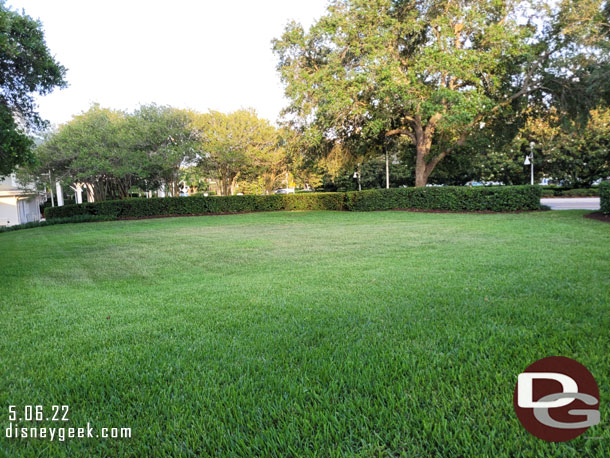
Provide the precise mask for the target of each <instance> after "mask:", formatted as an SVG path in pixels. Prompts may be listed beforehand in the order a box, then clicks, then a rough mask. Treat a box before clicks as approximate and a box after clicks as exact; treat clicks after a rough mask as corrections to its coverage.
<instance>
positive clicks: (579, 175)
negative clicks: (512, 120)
mask: <svg viewBox="0 0 610 458" xmlns="http://www.w3.org/2000/svg"><path fill="white" fill-rule="evenodd" d="M566 117H567V116H566V115H565V113H561V112H559V111H558V110H556V109H551V110H549V111H547V112H545V113H540V114H539V115H538V116H532V117H531V118H530V119H528V122H527V123H526V125H525V126H524V127H523V129H521V132H520V135H519V136H518V137H517V138H516V139H515V142H514V145H515V149H519V150H520V151H524V150H525V148H526V147H525V145H528V144H529V142H532V141H533V142H534V145H535V146H534V147H535V158H536V169H537V171H538V173H539V174H541V175H542V174H543V175H545V176H547V177H550V178H553V179H554V180H555V181H561V182H563V183H565V184H569V185H572V186H577V187H581V186H584V187H588V186H591V185H592V184H593V182H594V181H596V180H598V179H600V178H601V179H605V178H607V177H608V176H610V109H609V108H598V109H594V110H591V111H590V112H589V114H588V120H587V122H586V124H584V125H581V124H580V123H579V122H578V120H569V121H566V120H565V118H566Z"/></svg>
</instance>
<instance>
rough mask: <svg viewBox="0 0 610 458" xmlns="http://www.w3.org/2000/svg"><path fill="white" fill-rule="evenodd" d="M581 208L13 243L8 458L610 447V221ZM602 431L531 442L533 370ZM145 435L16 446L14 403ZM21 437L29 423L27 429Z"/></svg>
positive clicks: (157, 223) (293, 216) (45, 233)
mask: <svg viewBox="0 0 610 458" xmlns="http://www.w3.org/2000/svg"><path fill="white" fill-rule="evenodd" d="M582 215H583V212H540V213H523V214H501V215H473V214H424V213H409V212H374V213H347V212H346V213H334V212H303V213H299V212H293V213H289V212H283V213H261V214H248V215H234V216H206V217H192V218H172V219H154V220H141V221H122V222H105V223H91V224H80V225H65V226H63V225H62V226H52V227H45V228H39V229H31V230H23V231H17V232H12V233H6V234H0V253H1V254H2V262H1V265H0V269H1V277H0V278H1V279H2V280H1V283H0V303H1V309H0V312H1V313H0V408H1V410H0V426H1V427H2V435H1V436H0V454H2V453H4V454H6V455H10V456H102V455H104V456H119V455H120V456H196V455H200V456H206V455H214V456H295V457H296V456H299V457H300V456H409V457H413V456H490V457H491V456H494V457H495V456H583V455H590V456H608V455H610V423H609V422H610V408H609V407H608V406H609V403H610V351H609V350H610V225H608V224H605V223H602V222H598V221H593V220H588V219H585V218H583V216H582ZM550 355H563V356H567V357H570V358H574V359H576V360H578V361H580V362H581V363H582V364H584V365H585V366H587V367H588V369H589V370H590V371H591V372H592V373H593V375H594V376H595V378H596V380H597V383H598V385H599V388H600V393H601V398H602V399H601V417H602V422H601V423H600V424H599V425H597V426H595V427H593V428H591V429H589V430H588V431H587V432H586V433H585V434H584V435H583V436H581V437H580V438H578V439H576V440H573V441H571V442H567V443H561V444H551V443H546V442H543V441H541V440H539V439H536V438H535V437H533V436H531V435H530V434H529V433H528V432H526V431H525V429H524V428H523V427H522V426H521V424H520V423H519V422H518V420H517V418H516V416H515V414H514V410H513V404H512V397H513V389H514V386H515V383H516V377H517V374H518V373H519V372H521V371H522V370H523V369H525V368H526V367H527V366H528V365H530V364H531V363H533V362H534V361H536V360H537V359H539V358H542V357H545V356H550ZM55 404H62V405H69V406H70V412H69V422H67V424H65V425H58V424H57V422H55V424H53V422H50V421H43V422H41V423H40V424H39V426H68V427H69V426H73V427H80V426H85V425H86V424H87V422H90V423H91V425H92V426H93V427H94V428H96V432H97V428H101V427H131V428H132V438H131V439H95V438H94V439H78V438H75V439H67V440H66V441H65V442H57V441H54V442H50V441H49V440H44V439H7V438H5V428H6V427H7V426H8V406H9V405H16V406H18V409H23V406H25V405H44V406H45V409H47V411H48V410H49V409H50V406H51V405H55ZM22 424H23V425H27V426H31V424H28V423H25V422H22Z"/></svg>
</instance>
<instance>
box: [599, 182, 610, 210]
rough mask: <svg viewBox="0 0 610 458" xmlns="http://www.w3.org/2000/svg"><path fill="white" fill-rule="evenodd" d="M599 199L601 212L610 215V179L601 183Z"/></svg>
mask: <svg viewBox="0 0 610 458" xmlns="http://www.w3.org/2000/svg"><path fill="white" fill-rule="evenodd" d="M599 201H600V209H601V212H602V213H604V214H606V215H610V181H604V182H603V183H602V184H600V185H599Z"/></svg>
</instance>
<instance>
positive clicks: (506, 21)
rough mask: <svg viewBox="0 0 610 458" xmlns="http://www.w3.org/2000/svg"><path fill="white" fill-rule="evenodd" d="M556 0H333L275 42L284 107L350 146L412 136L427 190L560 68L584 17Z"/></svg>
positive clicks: (323, 136) (419, 181)
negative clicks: (487, 128)
mask: <svg viewBox="0 0 610 458" xmlns="http://www.w3.org/2000/svg"><path fill="white" fill-rule="evenodd" d="M592 1H593V2H594V0H592ZM554 3H555V2H550V1H549V2H544V1H532V2H526V1H510V0H498V1H484V0H477V1H452V0H443V1H438V0H372V1H371V0H333V1H331V4H330V6H329V9H328V14H327V15H326V16H324V17H322V18H321V19H320V20H319V21H318V22H317V23H316V24H314V25H313V26H312V27H311V29H310V30H309V31H308V32H307V33H306V32H305V31H304V30H303V28H302V27H301V26H300V25H298V24H296V23H292V24H290V25H289V26H288V27H287V28H286V31H285V33H284V35H283V36H282V38H281V39H279V40H276V41H275V42H274V50H275V52H276V54H277V55H278V57H279V64H278V69H279V71H280V74H281V76H282V80H283V82H284V83H285V86H286V95H287V97H288V98H289V99H290V105H289V106H288V107H287V109H286V110H285V114H286V115H287V116H291V117H292V121H293V122H294V123H297V124H299V125H301V126H306V127H307V128H309V129H312V130H314V131H316V132H317V134H312V135H311V136H312V137H313V138H318V139H320V141H324V140H330V141H333V142H340V143H343V144H345V145H347V147H348V149H352V148H353V147H352V146H351V145H352V144H353V143H360V144H362V143H364V144H366V143H367V142H371V141H373V140H374V139H377V140H378V144H379V139H380V138H381V139H382V138H388V137H393V136H403V137H406V138H407V139H409V140H410V142H411V143H412V144H413V146H414V152H415V185H416V186H424V185H425V184H426V183H427V182H428V178H429V177H430V174H431V173H432V172H433V171H434V169H435V167H436V166H437V165H438V164H439V163H440V162H441V161H442V160H443V159H444V158H445V157H447V156H449V155H451V154H454V153H455V152H456V151H457V150H459V149H460V148H462V147H463V146H464V145H465V144H466V142H467V141H468V139H469V137H470V136H471V135H472V134H477V135H478V134H479V133H480V132H479V131H480V128H481V127H482V126H484V125H485V123H491V122H493V120H494V119H495V118H497V117H498V116H500V117H501V116H503V114H504V113H505V112H506V111H511V110H518V109H520V108H519V104H523V103H524V101H526V98H525V96H527V95H528V94H532V93H533V92H534V91H537V90H540V89H541V88H542V82H543V78H541V73H542V72H543V70H545V71H547V72H549V73H550V72H551V69H552V68H553V69H555V74H558V72H559V70H558V69H560V68H562V67H561V64H562V63H563V64H565V62H566V60H565V57H566V56H567V55H568V51H571V49H572V48H570V46H571V45H573V44H574V40H572V39H571V36H572V35H571V34H575V33H576V31H578V33H580V29H579V28H578V27H576V26H577V25H581V24H582V23H583V21H584V19H583V17H582V16H579V15H577V14H574V15H572V16H570V15H567V14H564V13H565V11H566V10H567V9H568V7H571V6H573V4H574V2H571V1H567V0H566V1H563V2H561V3H560V5H559V7H554V6H553V4H554ZM594 3H595V2H594ZM599 4H600V2H597V8H598V9H599ZM524 18H527V20H524ZM553 59H555V61H554V60H553ZM554 62H556V63H555V65H554V66H553V64H554ZM573 62H576V61H575V60H574V61H573ZM381 144H382V145H383V143H381ZM359 154H361V153H359Z"/></svg>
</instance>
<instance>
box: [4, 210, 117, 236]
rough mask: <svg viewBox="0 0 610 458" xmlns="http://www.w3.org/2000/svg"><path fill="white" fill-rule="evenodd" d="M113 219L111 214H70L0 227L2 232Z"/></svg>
mask: <svg viewBox="0 0 610 458" xmlns="http://www.w3.org/2000/svg"><path fill="white" fill-rule="evenodd" d="M75 206H76V205H75ZM49 208H53V207H49ZM49 208H47V211H48V210H49ZM55 208H62V207H55ZM113 219H115V218H113V217H110V216H99V215H75V216H69V217H66V218H53V219H51V220H46V221H32V222H30V223H25V224H17V225H15V226H2V227H0V232H11V231H18V230H21V229H30V228H33V227H43V226H53V225H55V224H69V223H88V222H93V221H111V220H113Z"/></svg>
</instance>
